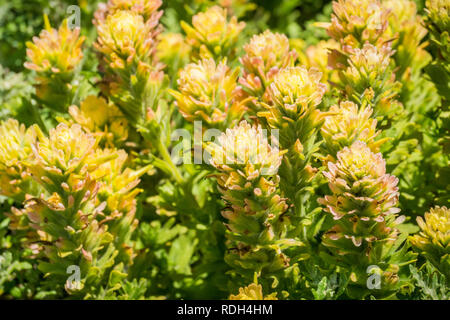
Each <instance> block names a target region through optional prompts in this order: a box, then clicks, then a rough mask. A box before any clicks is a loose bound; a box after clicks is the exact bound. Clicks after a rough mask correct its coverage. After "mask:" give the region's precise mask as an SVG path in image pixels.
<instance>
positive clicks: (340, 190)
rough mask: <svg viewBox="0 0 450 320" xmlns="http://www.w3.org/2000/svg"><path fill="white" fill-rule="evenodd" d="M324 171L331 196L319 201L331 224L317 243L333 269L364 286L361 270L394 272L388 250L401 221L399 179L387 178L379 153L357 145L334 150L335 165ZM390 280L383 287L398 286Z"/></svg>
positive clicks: (396, 278) (355, 143)
mask: <svg viewBox="0 0 450 320" xmlns="http://www.w3.org/2000/svg"><path fill="white" fill-rule="evenodd" d="M328 170H329V171H328V172H324V173H323V174H324V176H325V177H326V178H327V180H328V183H329V188H330V190H331V191H332V193H333V194H332V195H327V196H325V197H324V198H321V199H319V203H320V204H322V205H323V206H324V207H325V211H326V212H328V213H329V214H331V216H332V218H333V221H334V223H335V224H334V226H333V227H332V228H331V229H330V230H328V231H327V232H326V233H325V234H324V235H323V242H322V244H323V245H324V246H325V247H326V248H327V250H328V252H329V253H330V254H331V255H332V256H333V257H334V259H336V263H337V264H338V265H343V266H345V267H347V268H349V269H350V270H352V272H353V274H352V279H351V280H352V281H353V282H354V284H355V285H360V286H363V287H365V285H366V283H365V281H366V269H367V268H368V267H369V266H371V265H377V266H378V267H381V264H383V265H385V266H386V267H389V268H390V270H391V271H392V268H394V269H397V271H398V268H399V266H398V264H394V265H395V266H391V265H390V264H392V263H391V262H389V261H390V259H391V258H392V257H391V256H390V255H393V253H392V252H391V250H390V248H391V247H392V246H393V244H394V242H395V241H396V239H397V237H398V230H397V228H396V226H397V225H398V224H400V223H401V222H402V220H403V219H402V217H400V218H397V219H396V213H398V212H399V211H400V209H399V208H397V207H396V205H397V203H398V196H399V193H398V187H397V183H398V179H397V178H396V177H394V176H392V175H389V174H386V164H385V161H384V160H383V158H382V155H381V153H377V154H375V153H373V152H372V151H371V150H370V149H369V147H367V145H366V144H365V143H364V142H360V141H356V142H354V143H353V144H352V145H351V146H350V147H345V148H344V149H343V150H342V151H340V152H338V154H337V161H336V162H328ZM403 218H404V217H403ZM393 256H395V255H393ZM405 259H406V257H405ZM389 277H390V280H389V279H385V280H386V281H387V282H389V283H387V284H386V287H385V289H386V288H388V287H392V286H395V285H397V284H398V283H397V282H398V276H396V275H392V274H389ZM391 280H392V281H391ZM388 291H389V290H388Z"/></svg>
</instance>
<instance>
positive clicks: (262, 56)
mask: <svg viewBox="0 0 450 320" xmlns="http://www.w3.org/2000/svg"><path fill="white" fill-rule="evenodd" d="M244 51H245V55H243V56H242V57H241V58H240V61H241V63H242V65H243V67H244V70H243V71H244V72H243V76H242V77H241V78H240V79H239V83H240V84H242V86H243V87H244V90H245V91H246V92H247V93H248V94H249V95H251V96H253V97H263V95H264V93H265V92H266V89H267V88H268V87H269V86H270V84H271V83H272V81H273V78H274V76H275V75H276V74H277V72H278V71H279V70H280V69H283V68H287V67H293V66H294V63H295V61H296V59H297V56H298V55H297V53H296V51H295V50H290V48H289V40H288V38H287V37H286V36H285V35H283V34H279V33H272V32H270V31H269V30H266V31H264V32H263V33H262V34H259V35H254V36H253V37H252V38H251V39H250V42H249V43H247V44H246V45H244ZM265 98H266V99H265V100H267V98H268V97H265ZM263 99H264V98H263Z"/></svg>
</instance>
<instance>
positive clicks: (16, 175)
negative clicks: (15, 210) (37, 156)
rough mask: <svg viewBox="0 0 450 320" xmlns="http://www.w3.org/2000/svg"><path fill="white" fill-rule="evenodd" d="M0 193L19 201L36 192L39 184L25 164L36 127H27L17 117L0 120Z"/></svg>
mask: <svg viewBox="0 0 450 320" xmlns="http://www.w3.org/2000/svg"><path fill="white" fill-rule="evenodd" d="M0 136H1V139H0V194H1V195H4V196H7V197H12V198H14V199H16V200H17V201H19V202H22V201H23V200H24V199H25V196H26V194H31V195H33V194H36V193H37V190H38V189H37V186H36V184H35V183H34V181H33V179H32V178H31V177H30V175H29V172H27V170H26V168H25V167H24V166H23V163H22V162H23V161H26V160H27V159H29V158H30V156H31V154H32V150H31V146H32V144H33V143H34V141H35V140H36V133H35V129H34V127H31V128H28V129H26V128H25V126H24V125H23V124H19V122H18V121H17V120H15V119H8V120H6V121H2V122H0Z"/></svg>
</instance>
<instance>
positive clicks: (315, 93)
mask: <svg viewBox="0 0 450 320" xmlns="http://www.w3.org/2000/svg"><path fill="white" fill-rule="evenodd" d="M321 78H322V74H321V73H320V72H319V71H318V70H317V69H315V68H310V69H309V70H308V69H306V67H303V66H302V67H292V68H291V67H290V68H285V69H281V70H280V71H279V72H278V73H277V74H276V75H275V77H274V80H273V82H272V83H271V84H270V86H269V88H268V89H267V91H268V94H269V97H270V101H271V102H270V103H269V104H266V103H261V104H262V106H263V107H264V108H265V109H266V111H262V112H259V113H258V116H259V117H262V118H265V119H266V120H267V124H268V126H269V128H271V129H272V130H273V129H276V130H279V143H280V146H281V148H283V149H286V150H288V152H287V154H286V155H285V157H284V162H283V165H282V168H281V170H280V176H281V185H280V186H281V189H282V191H283V193H284V195H285V196H286V197H288V198H289V199H290V200H291V201H292V202H293V203H297V201H299V199H297V197H298V196H299V193H298V190H300V189H302V188H303V187H304V186H306V184H307V183H309V182H310V181H311V179H312V178H313V177H314V170H313V169H312V167H311V166H310V164H309V160H310V158H311V155H312V153H313V152H314V150H316V146H315V145H314V139H315V134H316V132H317V130H318V128H319V127H320V125H321V122H322V121H323V117H324V114H325V113H322V112H320V110H319V109H318V108H317V106H318V105H319V104H320V103H321V101H322V97H323V95H324V93H325V90H326V85H325V84H323V83H321V82H320V79H321Z"/></svg>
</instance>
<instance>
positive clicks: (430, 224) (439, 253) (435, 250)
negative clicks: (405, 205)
mask: <svg viewBox="0 0 450 320" xmlns="http://www.w3.org/2000/svg"><path fill="white" fill-rule="evenodd" d="M424 218H425V219H423V218H422V217H418V218H417V223H418V225H419V227H420V229H421V231H420V232H419V233H418V234H416V235H414V236H412V237H410V238H409V240H410V242H411V244H412V245H413V247H414V248H415V249H416V250H417V251H418V252H419V253H421V254H423V255H424V256H425V257H426V258H427V259H428V260H429V261H430V262H431V263H432V264H433V265H434V266H435V267H436V268H437V269H438V270H439V271H440V272H442V273H443V274H444V275H445V276H446V277H448V276H450V209H448V208H447V207H435V208H431V209H430V211H428V212H427V213H425V217H424Z"/></svg>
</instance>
